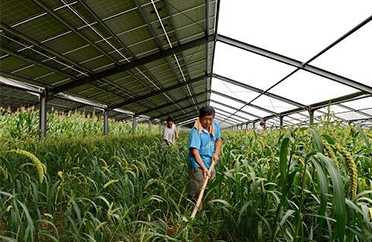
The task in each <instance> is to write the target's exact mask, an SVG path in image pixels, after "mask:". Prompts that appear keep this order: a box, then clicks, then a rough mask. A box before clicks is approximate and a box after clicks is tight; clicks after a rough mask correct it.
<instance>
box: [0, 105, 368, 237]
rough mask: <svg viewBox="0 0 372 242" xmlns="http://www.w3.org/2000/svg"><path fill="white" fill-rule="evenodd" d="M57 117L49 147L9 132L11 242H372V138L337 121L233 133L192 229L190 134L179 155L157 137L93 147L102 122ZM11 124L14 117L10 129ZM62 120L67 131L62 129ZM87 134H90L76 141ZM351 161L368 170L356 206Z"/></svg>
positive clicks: (1, 194)
mask: <svg viewBox="0 0 372 242" xmlns="http://www.w3.org/2000/svg"><path fill="white" fill-rule="evenodd" d="M53 112H54V114H53V115H55V117H53V118H55V119H56V120H55V122H56V126H55V127H58V128H56V130H64V131H63V132H62V131H61V132H60V133H58V132H56V133H54V135H51V137H49V136H48V137H47V138H46V139H43V140H39V139H38V138H35V139H33V138H31V136H27V142H25V141H26V138H24V137H21V138H16V137H11V136H10V135H8V134H7V132H6V131H3V129H1V128H0V129H1V132H0V134H1V135H2V136H1V137H2V141H1V142H2V143H1V145H0V167H1V168H0V179H1V181H0V231H1V233H0V239H1V240H5V241H371V239H372V232H371V231H372V179H371V176H370V174H371V173H372V170H371V169H372V168H371V167H372V162H371V147H370V144H371V138H370V136H371V130H368V129H361V128H359V127H350V128H347V127H342V126H340V124H338V123H335V124H334V123H332V122H331V120H326V121H327V122H328V123H327V125H324V126H319V127H317V126H313V127H311V128H307V127H293V128H282V129H278V130H271V131H265V132H264V133H263V134H261V135H259V134H256V133H255V132H253V131H249V130H248V131H247V130H239V131H229V130H226V131H223V132H222V138H223V149H222V152H221V156H220V160H219V162H218V164H217V165H216V170H217V174H216V178H215V179H214V180H212V181H211V184H210V185H209V188H208V190H207V191H206V193H205V197H204V199H203V209H202V210H201V211H200V212H198V213H197V215H196V217H195V218H194V219H191V218H190V214H191V211H192V209H193V208H194V206H195V204H194V203H193V201H191V200H190V199H188V196H187V191H188V187H187V181H188V179H187V152H188V150H187V141H188V133H187V132H182V133H181V134H180V139H179V141H178V142H177V145H176V146H174V147H172V148H171V149H168V148H167V147H165V146H164V145H163V144H162V137H161V135H160V134H159V133H156V132H154V134H153V135H148V134H145V133H141V132H140V133H139V134H138V135H136V136H132V135H130V136H128V135H124V134H123V133H124V131H118V132H117V135H115V134H113V133H110V135H109V136H108V137H107V138H105V137H103V136H102V134H101V133H102V132H101V131H99V132H98V131H97V132H96V134H99V135H88V133H89V132H90V131H89V132H88V131H87V130H90V129H101V127H100V125H97V126H96V124H95V122H97V120H99V117H96V116H91V117H90V118H89V117H88V115H86V114H84V115H82V114H81V115H77V114H74V113H73V112H72V113H70V114H61V113H59V114H57V113H55V112H56V111H53ZM11 115H12V113H9V112H8V111H4V110H3V117H2V118H1V120H4V119H5V118H7V119H12V118H13V117H11ZM49 115H50V114H49ZM67 115H70V116H67ZM36 116H37V115H36ZM59 117H62V118H63V117H65V119H61V121H60V123H58V122H59V121H57V119H58V118H59ZM49 118H51V117H49ZM89 119H92V122H93V124H88V122H89ZM1 122H3V121H1ZM50 122H51V121H50ZM53 122H54V121H53ZM53 122H51V123H53ZM74 122H76V123H74ZM83 122H87V123H86V124H84V126H83V127H84V129H86V131H84V132H82V133H81V134H79V133H76V135H75V136H74V135H72V134H73V133H74V132H76V130H78V128H77V127H78V126H79V123H80V124H81V123H83ZM99 122H101V120H99ZM99 122H98V123H99ZM6 123H7V124H9V123H10V122H9V123H8V122H6ZM61 123H64V124H66V125H65V126H63V124H61ZM120 125H123V124H120ZM110 127H112V126H110ZM50 128H52V127H50ZM69 128H70V129H71V130H75V131H71V130H69ZM110 130H111V129H110ZM345 130H346V132H345ZM352 130H353V131H352ZM49 132H51V131H49ZM110 132H111V131H110ZM129 133H130V132H129ZM146 133H147V132H146ZM59 134H60V135H59ZM3 138H4V139H3ZM5 139H6V140H5ZM336 144H338V145H340V147H341V149H338V148H336ZM11 150H14V151H11ZM16 150H23V151H27V152H28V153H29V154H32V155H33V156H34V157H37V159H38V160H39V161H40V163H42V164H44V165H45V166H46V167H47V168H48V169H47V170H43V180H42V182H40V176H39V175H40V174H38V173H37V170H36V169H35V164H36V163H34V161H33V160H31V159H30V157H29V156H25V155H21V154H17V153H16V152H15V151H16ZM339 150H342V151H341V152H340V151H339ZM10 151H11V152H10ZM332 152H333V154H332ZM345 152H347V155H346V153H345ZM349 158H351V159H352V160H353V161H354V165H355V167H354V168H356V170H357V176H356V179H357V183H356V187H357V190H356V192H355V190H353V191H354V192H353V193H352V194H354V196H349V191H351V189H354V183H353V182H354V181H352V179H354V175H353V173H352V171H351V170H350V168H351V166H350V161H347V159H349ZM336 160H337V163H335V161H336ZM25 164H30V165H25ZM31 164H32V165H31ZM38 164H39V163H38ZM354 168H353V169H354Z"/></svg>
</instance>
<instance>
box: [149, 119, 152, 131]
mask: <svg viewBox="0 0 372 242" xmlns="http://www.w3.org/2000/svg"><path fill="white" fill-rule="evenodd" d="M151 133H152V122H151V120H150V119H149V134H151Z"/></svg>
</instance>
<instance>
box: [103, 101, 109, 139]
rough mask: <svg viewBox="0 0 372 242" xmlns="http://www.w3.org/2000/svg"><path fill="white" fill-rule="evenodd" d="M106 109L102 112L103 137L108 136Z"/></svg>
mask: <svg viewBox="0 0 372 242" xmlns="http://www.w3.org/2000/svg"><path fill="white" fill-rule="evenodd" d="M108 112H109V110H108V108H105V109H104V110H103V134H104V135H105V137H107V136H108Z"/></svg>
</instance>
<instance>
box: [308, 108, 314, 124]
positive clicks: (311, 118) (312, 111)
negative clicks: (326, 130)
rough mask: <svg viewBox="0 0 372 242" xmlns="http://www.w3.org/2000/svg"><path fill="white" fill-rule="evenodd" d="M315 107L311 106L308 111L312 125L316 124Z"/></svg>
mask: <svg viewBox="0 0 372 242" xmlns="http://www.w3.org/2000/svg"><path fill="white" fill-rule="evenodd" d="M314 111H315V110H314V109H312V108H309V109H308V112H309V124H310V125H313V124H314Z"/></svg>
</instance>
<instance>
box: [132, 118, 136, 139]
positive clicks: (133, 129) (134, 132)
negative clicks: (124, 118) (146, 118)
mask: <svg viewBox="0 0 372 242" xmlns="http://www.w3.org/2000/svg"><path fill="white" fill-rule="evenodd" d="M136 131H137V117H136V115H133V118H132V135H135V134H136Z"/></svg>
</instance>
